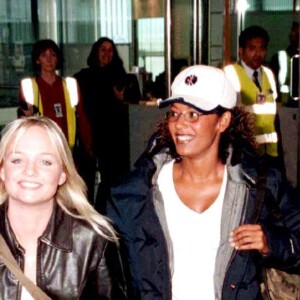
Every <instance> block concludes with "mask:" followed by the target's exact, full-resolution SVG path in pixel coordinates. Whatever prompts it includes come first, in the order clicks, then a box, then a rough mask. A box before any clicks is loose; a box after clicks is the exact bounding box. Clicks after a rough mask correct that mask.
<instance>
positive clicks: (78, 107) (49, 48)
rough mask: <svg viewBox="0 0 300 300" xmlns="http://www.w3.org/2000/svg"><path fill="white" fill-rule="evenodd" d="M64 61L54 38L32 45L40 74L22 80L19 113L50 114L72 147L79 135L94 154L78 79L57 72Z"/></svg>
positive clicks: (89, 151)
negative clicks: (65, 76) (59, 74)
mask: <svg viewBox="0 0 300 300" xmlns="http://www.w3.org/2000/svg"><path fill="white" fill-rule="evenodd" d="M62 64H63V55H62V52H61V50H60V49H59V47H58V46H57V44H56V43H55V42H54V41H52V40H49V39H45V40H40V41H38V42H36V43H35V44H34V45H33V49H32V65H33V69H34V70H35V71H36V73H37V74H36V76H35V77H32V78H24V79H22V80H21V84H20V90H19V100H20V108H19V110H18V115H19V117H21V116H32V115H35V114H38V115H42V116H47V117H49V118H50V119H52V120H54V121H55V122H56V123H57V124H58V125H59V126H60V128H61V129H62V131H63V133H64V134H65V136H66V138H67V140H68V142H69V146H70V147H71V149H73V148H74V146H75V143H76V139H77V138H78V139H80V140H82V141H83V142H82V144H84V146H85V149H86V151H87V153H89V155H92V152H91V151H92V140H91V128H90V124H89V120H88V118H87V115H86V114H85V112H84V109H83V106H82V101H81V99H80V92H79V90H78V87H77V82H76V80H75V79H74V78H71V77H67V78H63V77H61V76H58V75H57V74H56V70H59V69H61V67H62Z"/></svg>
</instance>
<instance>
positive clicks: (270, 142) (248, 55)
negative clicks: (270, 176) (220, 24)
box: [224, 26, 284, 172]
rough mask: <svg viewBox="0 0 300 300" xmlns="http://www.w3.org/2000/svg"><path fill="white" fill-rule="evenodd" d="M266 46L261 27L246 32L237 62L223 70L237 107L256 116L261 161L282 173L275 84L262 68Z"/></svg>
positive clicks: (271, 76)
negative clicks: (232, 88)
mask: <svg viewBox="0 0 300 300" xmlns="http://www.w3.org/2000/svg"><path fill="white" fill-rule="evenodd" d="M268 43H269V34H268V32H267V31H266V30H265V29H263V28H262V27H260V26H250V27H248V28H246V29H245V30H243V31H242V32H241V34H240V36H239V57H240V60H239V61H238V62H237V63H235V64H233V65H229V66H225V68H224V70H225V72H226V73H227V76H228V78H229V79H230V80H231V81H232V83H233V85H234V86H235V89H236V91H237V92H238V93H239V103H241V104H242V105H243V106H244V107H245V109H246V110H247V111H248V112H251V113H253V114H254V115H255V136H256V142H257V143H258V144H259V147H258V149H257V151H258V153H259V155H260V157H261V158H262V159H263V160H264V161H265V162H266V164H273V165H276V166H277V167H278V168H280V170H281V171H283V172H284V167H283V166H284V163H283V155H282V150H281V148H279V147H278V143H279V135H280V127H279V118H278V114H277V107H276V98H277V91H276V83H275V79H274V75H273V72H272V71H271V70H270V69H269V68H267V67H266V66H264V65H263V64H264V63H265V59H266V54H267V47H268ZM280 147H281V145H280ZM279 153H280V157H279Z"/></svg>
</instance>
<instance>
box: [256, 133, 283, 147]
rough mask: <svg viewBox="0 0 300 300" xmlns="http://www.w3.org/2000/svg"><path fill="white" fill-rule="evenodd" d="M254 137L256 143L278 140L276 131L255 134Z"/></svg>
mask: <svg viewBox="0 0 300 300" xmlns="http://www.w3.org/2000/svg"><path fill="white" fill-rule="evenodd" d="M255 139H256V142H257V143H258V144H267V143H277V142H278V136H277V133H276V132H271V133H265V134H260V135H256V136H255Z"/></svg>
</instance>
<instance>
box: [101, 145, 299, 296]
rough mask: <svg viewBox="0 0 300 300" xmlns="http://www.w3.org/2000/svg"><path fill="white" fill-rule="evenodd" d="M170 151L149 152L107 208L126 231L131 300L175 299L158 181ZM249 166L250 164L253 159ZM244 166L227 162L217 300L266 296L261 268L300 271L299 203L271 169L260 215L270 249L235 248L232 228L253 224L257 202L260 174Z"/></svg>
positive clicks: (123, 232) (122, 231)
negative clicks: (275, 211) (279, 215)
mask: <svg viewBox="0 0 300 300" xmlns="http://www.w3.org/2000/svg"><path fill="white" fill-rule="evenodd" d="M165 152H166V151H165V149H163V150H162V151H161V152H159V153H158V154H155V155H154V156H153V157H152V155H151V154H149V153H146V154H144V155H143V158H142V159H140V160H139V162H138V165H137V168H136V169H135V170H134V171H133V172H132V173H131V174H130V175H129V177H127V178H126V179H125V180H124V182H123V183H122V184H121V185H119V186H117V187H115V188H114V189H113V190H112V199H111V201H110V203H109V205H108V209H107V212H108V215H109V217H111V218H112V219H113V221H114V224H115V226H116V228H117V230H118V231H119V233H120V235H121V240H122V243H123V245H122V247H123V250H122V256H123V259H124V263H125V264H126V266H125V267H126V276H127V279H128V282H129V285H130V289H131V291H130V295H131V299H143V300H150V299H151V300H153V299H157V300H158V299H159V300H170V299H172V298H171V277H172V264H173V256H172V242H171V240H170V237H169V232H168V228H167V223H166V217H165V212H164V207H163V201H162V197H161V194H160V191H159V189H158V186H157V183H156V178H157V174H158V173H159V171H160V169H161V167H162V165H163V164H164V163H165V162H166V161H167V160H169V159H170V157H169V156H168V155H167V154H166V153H165ZM248 165H249V166H250V167H251V163H248ZM244 168H245V169H244ZM244 168H242V167H241V165H239V164H238V165H235V166H233V165H231V164H230V163H228V164H227V170H228V183H227V188H226V192H225V197H224V204H223V209H222V221H221V224H222V228H221V240H220V245H219V249H218V254H217V257H216V267H215V278H214V284H215V294H216V299H224V300H225V299H226V300H227V299H241V300H247V299H249V300H250V299H251V300H253V299H261V295H260V282H261V276H260V274H261V272H260V269H261V267H262V266H277V267H280V268H282V269H290V270H293V271H295V272H299V265H300V240H299V230H300V214H299V208H298V207H294V204H295V203H292V200H291V199H289V197H288V195H287V194H286V193H285V186H284V183H283V182H282V181H281V178H280V174H279V173H278V171H277V170H269V173H268V174H267V183H266V186H267V188H268V191H269V192H270V195H269V193H266V195H268V196H266V197H265V200H264V204H263V207H262V210H261V214H260V218H259V223H261V224H262V226H263V229H264V231H265V233H266V236H267V238H268V245H269V248H270V253H269V254H268V255H266V256H264V257H262V256H260V255H258V252H255V251H235V250H234V249H233V248H232V247H231V246H230V244H229V242H228V239H229V234H230V232H231V231H232V230H233V229H234V228H235V227H237V226H238V225H239V224H242V223H249V222H250V220H251V218H252V215H253V210H254V206H255V204H254V203H255V195H256V192H257V190H256V185H255V181H256V179H257V172H256V170H255V169H251V168H250V169H248V170H246V166H244ZM267 198H268V199H267ZM267 202H268V203H267ZM269 202H271V204H270V203H269ZM273 207H280V208H281V209H282V215H283V216H284V217H283V218H277V217H275V214H273V213H271V210H273ZM199 284H200V283H199Z"/></svg>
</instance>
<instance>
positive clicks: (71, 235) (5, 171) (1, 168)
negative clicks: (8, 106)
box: [0, 117, 125, 300]
mask: <svg viewBox="0 0 300 300" xmlns="http://www.w3.org/2000/svg"><path fill="white" fill-rule="evenodd" d="M0 197H1V198H0V203H1V206H0V233H1V234H2V235H3V237H4V239H5V240H6V242H7V244H8V246H9V248H10V250H11V251H12V253H13V255H14V257H15V258H16V260H17V262H18V263H19V264H20V266H21V268H22V269H23V271H24V273H25V275H26V276H27V277H29V278H30V279H31V280H32V281H33V282H34V283H35V284H36V285H38V286H39V287H40V288H41V289H42V290H43V291H44V292H46V294H47V295H48V296H49V297H51V298H52V299H68V300H69V299H124V298H125V288H124V286H123V282H124V281H123V275H122V268H121V265H120V263H119V259H118V255H115V256H114V258H115V259H113V257H112V253H114V254H117V251H116V244H117V238H116V235H115V233H114V231H113V229H112V227H111V225H110V224H109V222H108V220H106V219H105V217H103V216H101V215H99V214H98V213H97V212H96V211H95V210H94V209H93V208H92V206H91V205H90V204H89V203H88V201H87V199H86V195H85V185H84V183H83V180H82V179H81V178H80V176H79V175H78V173H77V172H76V169H75V166H74V162H73V160H72V155H71V151H70V148H69V146H68V142H67V141H66V138H65V136H64V134H63V133H62V131H61V129H60V128H59V126H58V125H57V124H56V123H55V122H53V121H52V120H50V119H48V118H46V117H29V118H21V119H18V120H15V121H13V122H11V123H10V124H8V125H7V126H6V127H5V129H4V131H3V134H2V139H1V142H0ZM110 254H111V255H110ZM0 274H1V277H0V299H22V300H23V299H31V297H30V295H29V294H28V293H27V291H26V290H25V289H24V288H22V287H21V286H20V284H19V283H18V282H17V281H16V280H15V278H14V277H13V276H12V274H11V273H10V271H9V270H8V269H7V268H6V267H5V265H3V264H1V263H0Z"/></svg>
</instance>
